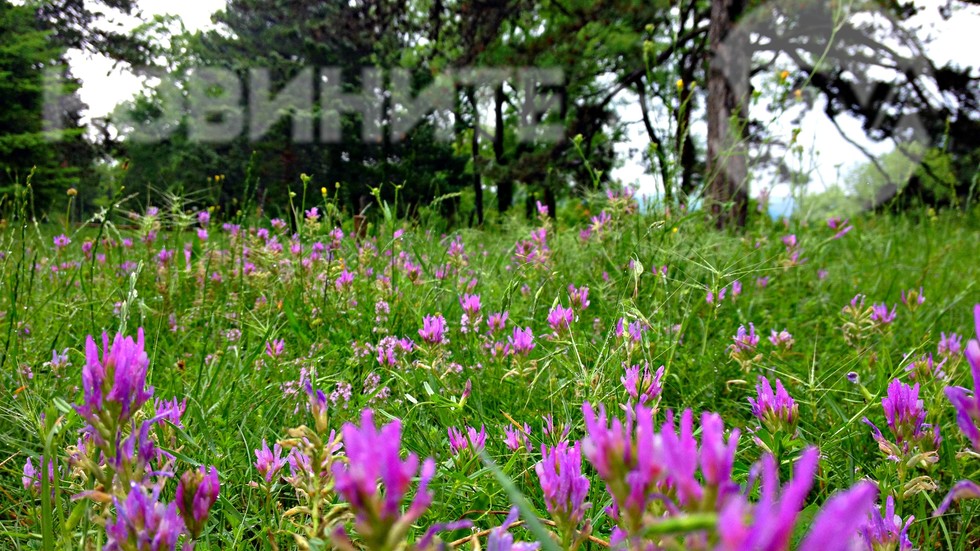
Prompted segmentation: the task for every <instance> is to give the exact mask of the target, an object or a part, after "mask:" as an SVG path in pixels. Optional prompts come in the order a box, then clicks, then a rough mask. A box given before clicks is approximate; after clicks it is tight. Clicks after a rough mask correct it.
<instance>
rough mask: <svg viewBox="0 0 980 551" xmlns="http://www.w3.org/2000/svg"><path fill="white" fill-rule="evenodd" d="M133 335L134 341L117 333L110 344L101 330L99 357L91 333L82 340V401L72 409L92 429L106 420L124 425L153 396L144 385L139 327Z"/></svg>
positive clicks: (144, 361)
mask: <svg viewBox="0 0 980 551" xmlns="http://www.w3.org/2000/svg"><path fill="white" fill-rule="evenodd" d="M136 335H137V336H136V341H135V342H134V341H133V339H132V337H123V336H122V334H118V335H116V337H115V339H114V340H113V342H112V345H111V347H110V345H109V335H108V334H106V333H103V334H102V358H101V359H100V358H99V349H98V347H97V346H96V344H95V340H94V339H93V338H92V336H91V335H90V336H89V337H88V338H87V339H86V341H85V367H83V368H82V388H83V391H84V402H83V404H82V405H76V406H75V410H76V411H77V412H78V414H79V415H80V416H81V417H82V418H83V419H85V420H86V421H88V422H89V424H90V425H91V426H92V427H93V429H95V428H97V427H105V426H106V424H107V423H111V424H114V425H116V426H122V425H124V424H125V423H126V422H127V421H129V419H130V418H131V417H132V416H133V414H134V413H135V412H136V410H138V409H139V408H140V407H141V406H142V405H143V404H144V403H145V402H146V401H147V400H149V399H150V397H152V396H153V387H148V388H147V387H146V370H147V368H148V367H149V365H150V361H149V358H148V357H147V355H146V351H145V350H144V348H143V328H140V329H139V330H138V331H137V333H136ZM107 416H108V418H107ZM100 436H102V437H105V438H108V437H109V435H108V434H100Z"/></svg>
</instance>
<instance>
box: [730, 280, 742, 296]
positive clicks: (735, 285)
mask: <svg viewBox="0 0 980 551" xmlns="http://www.w3.org/2000/svg"><path fill="white" fill-rule="evenodd" d="M741 294H742V282H741V281H739V280H737V279H736V280H735V281H733V282H732V300H735V299H736V298H737V297H738V295H741Z"/></svg>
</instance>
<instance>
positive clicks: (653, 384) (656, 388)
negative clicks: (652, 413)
mask: <svg viewBox="0 0 980 551" xmlns="http://www.w3.org/2000/svg"><path fill="white" fill-rule="evenodd" d="M663 376H664V366H660V368H659V369H657V372H656V373H655V374H651V373H650V364H649V363H647V362H644V364H643V374H642V376H641V375H640V366H639V365H634V366H631V367H627V368H626V374H625V375H623V376H622V377H620V379H619V380H620V381H621V382H622V383H623V386H624V387H625V388H626V393H627V394H628V395H629V397H630V398H631V399H632V400H635V401H636V403H637V404H641V405H645V404H647V403H648V402H652V403H653V405H652V406H651V407H653V408H654V409H655V408H656V403H657V402H659V401H660V394H661V393H662V392H663V390H664V388H663V385H662V384H661V380H662V379H663ZM632 400H631V401H632Z"/></svg>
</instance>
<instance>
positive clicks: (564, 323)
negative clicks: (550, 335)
mask: <svg viewBox="0 0 980 551" xmlns="http://www.w3.org/2000/svg"><path fill="white" fill-rule="evenodd" d="M574 318H575V314H574V312H572V309H571V308H565V307H563V306H562V305H560V304H559V305H557V306H555V307H554V308H552V309H551V311H550V312H548V325H550V326H551V329H552V330H553V331H554V332H555V333H562V332H564V331H566V330H568V328H569V327H570V326H571V325H572V321H573V320H574Z"/></svg>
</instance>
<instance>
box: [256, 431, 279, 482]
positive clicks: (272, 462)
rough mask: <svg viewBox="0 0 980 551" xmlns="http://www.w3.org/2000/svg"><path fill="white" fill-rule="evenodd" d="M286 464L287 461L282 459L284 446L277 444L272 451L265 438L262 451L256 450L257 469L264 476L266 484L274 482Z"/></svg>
mask: <svg viewBox="0 0 980 551" xmlns="http://www.w3.org/2000/svg"><path fill="white" fill-rule="evenodd" d="M285 464H286V460H285V459H283V458H282V446H280V445H279V444H275V445H274V446H273V448H272V450H270V449H269V444H267V443H266V442H265V439H264V438H263V439H262V449H258V450H255V468H256V469H257V470H258V471H259V474H261V475H262V477H263V478H264V479H265V481H266V482H272V478H273V477H274V476H276V474H277V473H278V472H279V470H280V469H282V467H283V465H285Z"/></svg>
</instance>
